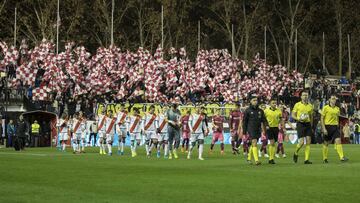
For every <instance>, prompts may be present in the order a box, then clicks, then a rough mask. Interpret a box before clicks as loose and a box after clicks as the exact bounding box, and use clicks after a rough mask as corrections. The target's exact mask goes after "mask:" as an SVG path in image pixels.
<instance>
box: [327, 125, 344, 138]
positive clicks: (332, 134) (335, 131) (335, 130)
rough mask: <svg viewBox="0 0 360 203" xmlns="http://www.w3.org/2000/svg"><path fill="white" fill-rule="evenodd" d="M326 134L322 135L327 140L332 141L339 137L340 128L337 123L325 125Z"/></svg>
mask: <svg viewBox="0 0 360 203" xmlns="http://www.w3.org/2000/svg"><path fill="white" fill-rule="evenodd" d="M325 128H326V130H327V133H328V134H327V135H324V140H325V141H327V142H332V141H333V140H335V139H336V138H340V130H339V127H338V126H337V125H326V126H325Z"/></svg>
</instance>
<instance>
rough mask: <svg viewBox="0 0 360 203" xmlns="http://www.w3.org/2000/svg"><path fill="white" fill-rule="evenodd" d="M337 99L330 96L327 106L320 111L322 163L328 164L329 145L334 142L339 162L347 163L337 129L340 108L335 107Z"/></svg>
mask: <svg viewBox="0 0 360 203" xmlns="http://www.w3.org/2000/svg"><path fill="white" fill-rule="evenodd" d="M336 100H337V97H336V96H335V95H332V96H331V97H330V101H329V104H328V105H325V106H324V108H323V109H322V111H321V127H322V132H323V138H324V142H323V149H322V154H323V161H324V163H325V164H327V163H328V153H329V144H330V143H332V142H333V141H334V140H335V149H336V151H337V153H338V155H339V158H340V161H341V162H346V161H348V158H346V157H345V156H344V152H343V148H342V144H341V139H340V129H339V116H340V108H339V107H337V106H336Z"/></svg>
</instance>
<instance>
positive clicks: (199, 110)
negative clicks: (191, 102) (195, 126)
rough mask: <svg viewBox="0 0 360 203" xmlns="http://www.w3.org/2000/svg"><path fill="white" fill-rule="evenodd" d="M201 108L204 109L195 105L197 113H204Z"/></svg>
mask: <svg viewBox="0 0 360 203" xmlns="http://www.w3.org/2000/svg"><path fill="white" fill-rule="evenodd" d="M201 110H202V109H201V106H197V107H195V112H196V113H197V114H201V113H202V111H201Z"/></svg>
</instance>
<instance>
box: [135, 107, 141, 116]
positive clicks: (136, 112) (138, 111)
mask: <svg viewBox="0 0 360 203" xmlns="http://www.w3.org/2000/svg"><path fill="white" fill-rule="evenodd" d="M134 115H135V116H138V115H140V110H139V108H134Z"/></svg>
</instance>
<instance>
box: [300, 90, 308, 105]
mask: <svg viewBox="0 0 360 203" xmlns="http://www.w3.org/2000/svg"><path fill="white" fill-rule="evenodd" d="M308 99H309V92H308V91H307V90H304V91H302V92H301V101H302V102H304V103H307V102H308Z"/></svg>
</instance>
